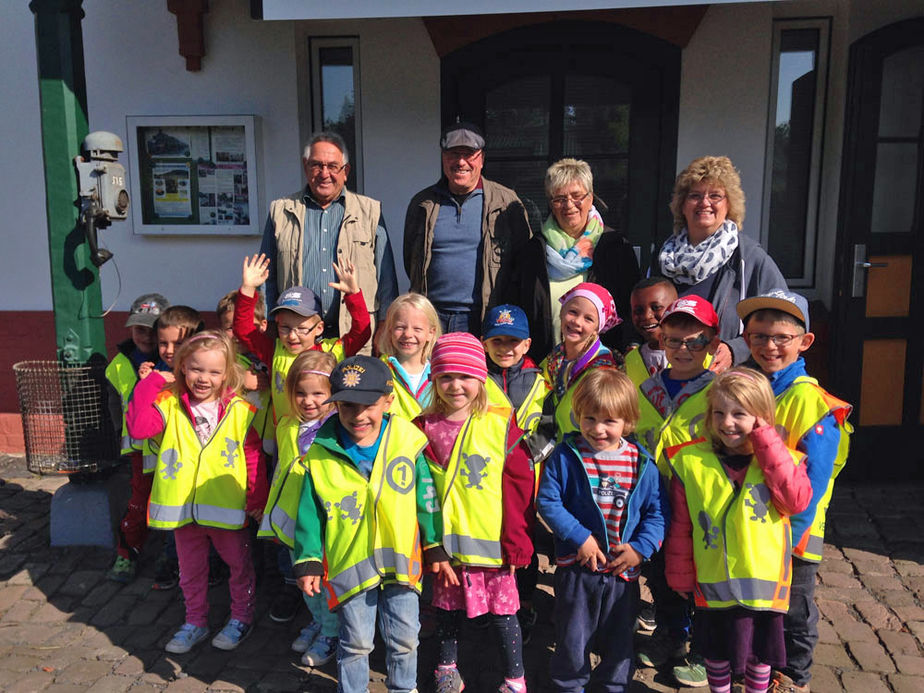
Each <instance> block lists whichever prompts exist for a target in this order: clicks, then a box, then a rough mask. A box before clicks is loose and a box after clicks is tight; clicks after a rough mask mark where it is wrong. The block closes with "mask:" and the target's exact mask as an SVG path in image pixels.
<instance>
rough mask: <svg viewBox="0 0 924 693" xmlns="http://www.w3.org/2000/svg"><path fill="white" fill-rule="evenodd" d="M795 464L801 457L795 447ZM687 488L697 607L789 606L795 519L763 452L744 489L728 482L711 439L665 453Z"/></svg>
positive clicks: (762, 608) (753, 461)
mask: <svg viewBox="0 0 924 693" xmlns="http://www.w3.org/2000/svg"><path fill="white" fill-rule="evenodd" d="M790 453H791V455H792V461H793V464H800V462H801V456H800V455H799V454H797V453H796V452H794V451H790ZM666 454H667V457H668V460H669V462H670V465H671V468H672V469H673V472H674V474H676V475H677V478H678V479H679V480H680V482H681V483H682V484H683V486H684V489H685V490H686V497H687V505H688V506H689V511H690V520H691V522H692V523H693V560H694V562H695V564H696V588H695V590H694V592H693V597H694V600H695V603H696V606H698V607H703V608H707V609H727V608H729V607H732V606H739V605H740V606H743V607H746V608H748V609H753V610H757V611H778V612H781V613H786V612H787V611H788V610H789V585H790V582H791V580H792V571H791V566H792V561H791V556H790V553H791V549H792V540H791V529H790V525H789V517H788V516H785V515H780V513H779V511H777V509H776V506H774V505H773V501H772V499H771V496H770V490H769V489H768V488H767V485H766V483H765V480H764V474H763V472H762V471H761V469H760V466H759V464H758V462H757V458H756V457H752V458H751V463H750V465H749V466H748V470H747V472H746V474H745V477H744V481H743V482H742V485H741V487H740V488H736V487H735V485H734V484H732V482H731V481H730V480H729V478H728V475H727V474H726V472H725V469H724V467H722V463H721V462H720V461H719V458H718V456H716V454H715V453H714V452H713V450H712V444H711V443H710V442H709V441H707V440H703V439H700V440H697V441H693V442H691V443H686V444H683V445H679V446H676V447H672V448H668V449H667V450H666Z"/></svg>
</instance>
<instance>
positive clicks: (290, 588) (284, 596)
mask: <svg viewBox="0 0 924 693" xmlns="http://www.w3.org/2000/svg"><path fill="white" fill-rule="evenodd" d="M303 602H304V599H303V598H302V593H301V590H299V589H298V587H296V586H295V585H283V586H282V589H281V590H280V591H279V593H278V594H277V595H276V596H275V597H274V598H273V603H272V605H270V613H269V617H270V618H271V619H273V620H274V621H275V622H276V623H288V622H289V621H291V620H292V619H294V618H295V614H296V613H298V607H299V606H300V605H301V604H302V603H303Z"/></svg>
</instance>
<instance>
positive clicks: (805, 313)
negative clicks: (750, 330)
mask: <svg viewBox="0 0 924 693" xmlns="http://www.w3.org/2000/svg"><path fill="white" fill-rule="evenodd" d="M765 308H770V309H772V310H779V311H782V312H784V313H789V314H790V315H791V316H793V317H794V318H795V319H796V320H800V321H801V322H802V324H803V325H805V331H806V332H808V331H809V306H808V301H807V300H806V299H805V296H803V295H802V294H797V293H795V292H794V291H790V290H789V289H773V290H771V291H768V292H766V293H763V294H760V295H759V296H753V297H751V298H746V299H744V300H743V301H739V302H738V305H737V306H736V309H737V311H738V317H739V318H741V319H742V320H743V321H745V322H747V318H748V316H749V315H750V314H751V313H753V312H755V311H758V310H763V309H765Z"/></svg>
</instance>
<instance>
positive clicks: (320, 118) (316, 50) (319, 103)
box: [308, 36, 363, 194]
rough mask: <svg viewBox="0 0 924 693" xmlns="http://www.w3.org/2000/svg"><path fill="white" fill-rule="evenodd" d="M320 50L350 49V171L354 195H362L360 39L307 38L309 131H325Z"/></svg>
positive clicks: (353, 37) (357, 37) (350, 37)
mask: <svg viewBox="0 0 924 693" xmlns="http://www.w3.org/2000/svg"><path fill="white" fill-rule="evenodd" d="M323 48H350V49H351V50H352V52H353V118H354V120H353V122H354V128H355V130H356V132H355V133H354V145H353V148H352V150H351V151H350V169H351V172H352V173H353V175H354V176H355V178H356V185H355V189H356V192H357V193H360V194H362V192H363V125H362V110H363V109H362V86H361V82H360V75H361V72H360V55H359V36H309V37H308V66H309V74H310V75H311V132H312V134H313V133H316V132H320V131H322V130H324V129H325V128H324V114H323V112H322V111H323V108H324V94H323V82H322V80H321V58H320V51H321V49H323Z"/></svg>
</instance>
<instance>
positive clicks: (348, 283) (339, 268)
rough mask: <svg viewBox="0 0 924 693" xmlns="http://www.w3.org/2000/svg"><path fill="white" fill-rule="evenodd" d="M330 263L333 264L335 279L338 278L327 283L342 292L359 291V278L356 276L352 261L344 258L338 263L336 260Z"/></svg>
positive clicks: (354, 292)
mask: <svg viewBox="0 0 924 693" xmlns="http://www.w3.org/2000/svg"><path fill="white" fill-rule="evenodd" d="M332 264H333V265H334V272H336V273H337V279H339V281H336V282H328V284H327V285H328V286H329V287H330V288H332V289H336V290H337V291H339V292H340V293H342V294H356V293H359V280H358V279H357V278H356V267H355V266H354V265H353V263H352V262H350V261H349V260H346V259H344V260H343V261H342V262H341V263H340V264H337V263H336V262H334V263H332Z"/></svg>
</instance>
